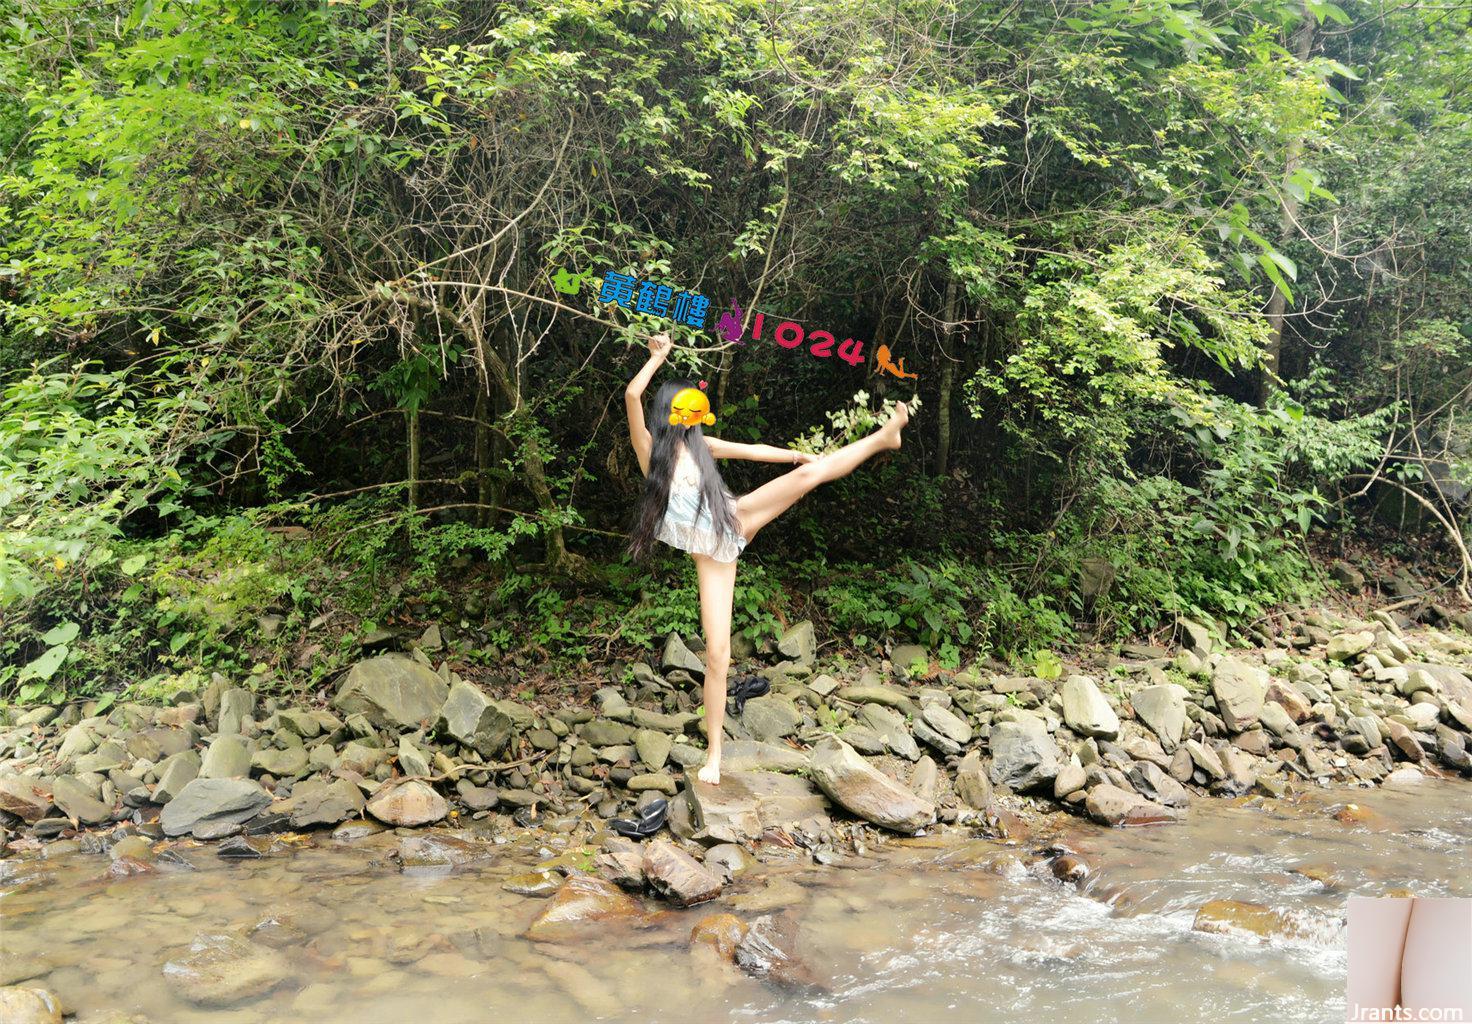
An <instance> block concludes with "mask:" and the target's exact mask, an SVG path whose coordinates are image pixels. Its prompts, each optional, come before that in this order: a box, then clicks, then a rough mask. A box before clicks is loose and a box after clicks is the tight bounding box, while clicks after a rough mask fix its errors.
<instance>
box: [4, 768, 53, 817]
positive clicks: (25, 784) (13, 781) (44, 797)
mask: <svg viewBox="0 0 1472 1024" xmlns="http://www.w3.org/2000/svg"><path fill="white" fill-rule="evenodd" d="M49 810H51V786H50V785H49V784H48V783H46V782H44V781H42V780H41V779H33V778H30V777H29V776H26V775H5V776H0V811H5V812H7V813H9V814H14V815H15V816H16V817H18V818H20V819H21V820H22V821H24V822H25V823H26V824H27V825H34V824H35V823H36V822H38V821H40V820H41V819H42V818H44V817H46V812H47V811H49Z"/></svg>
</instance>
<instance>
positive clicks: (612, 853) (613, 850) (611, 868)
mask: <svg viewBox="0 0 1472 1024" xmlns="http://www.w3.org/2000/svg"><path fill="white" fill-rule="evenodd" d="M593 867H594V868H595V869H596V870H597V872H598V875H599V877H601V878H603V879H606V880H607V881H610V882H612V883H613V884H614V885H617V886H621V887H622V888H625V889H642V888H643V887H644V848H643V847H642V846H640V845H639V844H638V843H636V842H634V840H632V839H627V838H625V837H624V836H613V837H611V838H609V839H607V840H605V841H604V843H603V849H602V850H600V851H599V852H598V855H597V856H596V857H594V858H593Z"/></svg>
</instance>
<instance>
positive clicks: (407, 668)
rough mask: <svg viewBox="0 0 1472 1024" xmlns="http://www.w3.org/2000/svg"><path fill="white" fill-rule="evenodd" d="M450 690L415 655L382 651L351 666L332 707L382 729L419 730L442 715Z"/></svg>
mask: <svg viewBox="0 0 1472 1024" xmlns="http://www.w3.org/2000/svg"><path fill="white" fill-rule="evenodd" d="M448 691H449V686H448V685H447V684H446V683H445V681H444V680H443V679H441V678H440V677H439V676H438V675H437V674H436V673H435V672H434V671H433V670H431V669H430V668H428V667H427V666H425V665H421V664H420V663H419V662H417V661H415V660H414V659H413V658H407V657H405V656H404V655H402V654H381V655H379V656H378V657H376V658H368V659H366V660H364V661H360V662H358V663H357V664H356V665H354V666H353V667H352V669H351V670H350V671H349V672H348V674H347V675H346V676H345V677H344V678H343V681H342V683H341V685H339V686H338V688H337V695H336V696H335V697H333V698H332V706H333V707H334V708H336V709H337V710H339V711H341V712H342V713H343V714H344V715H359V714H360V715H362V716H363V717H365V718H367V719H368V721H369V722H371V723H372V724H373V725H374V726H376V727H378V728H380V729H418V728H420V727H422V726H426V725H429V724H431V723H433V722H434V721H435V720H436V719H438V718H439V717H440V709H441V708H442V707H443V706H444V703H445V698H446V697H447V696H448Z"/></svg>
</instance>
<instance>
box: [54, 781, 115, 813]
mask: <svg viewBox="0 0 1472 1024" xmlns="http://www.w3.org/2000/svg"><path fill="white" fill-rule="evenodd" d="M51 799H52V802H54V803H55V804H56V806H57V807H59V808H60V809H61V813H62V814H65V815H66V816H67V817H68V818H75V819H76V820H77V821H79V822H81V823H82V824H84V825H100V824H102V823H103V822H104V821H108V820H110V819H111V818H112V808H111V807H109V806H108V805H107V804H105V803H103V802H102V801H101V800H99V799H97V794H96V793H95V792H93V791H92V789H91V787H89V786H88V785H86V784H85V783H83V782H82V781H81V780H79V779H76V778H74V777H72V776H70V775H59V776H57V777H56V778H55V779H54V780H52V783H51Z"/></svg>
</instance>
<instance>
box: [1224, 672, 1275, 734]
mask: <svg viewBox="0 0 1472 1024" xmlns="http://www.w3.org/2000/svg"><path fill="white" fill-rule="evenodd" d="M1269 681H1270V677H1269V676H1268V674H1267V673H1266V672H1265V671H1263V670H1262V669H1260V668H1258V667H1257V666H1255V665H1249V664H1247V663H1246V662H1245V661H1239V660H1238V659H1236V658H1233V657H1224V658H1222V660H1221V661H1220V662H1219V663H1218V664H1217V667H1216V671H1215V672H1214V673H1212V677H1211V693H1212V696H1213V697H1215V698H1216V708H1217V712H1218V713H1219V714H1220V715H1221V716H1222V722H1223V723H1225V725H1226V727H1227V728H1228V729H1229V730H1231V731H1232V732H1246V731H1247V730H1248V729H1251V728H1252V727H1253V726H1254V725H1256V724H1257V721H1258V718H1259V716H1260V715H1261V714H1262V704H1263V701H1264V700H1265V699H1266V698H1267V694H1268V683H1269Z"/></svg>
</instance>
